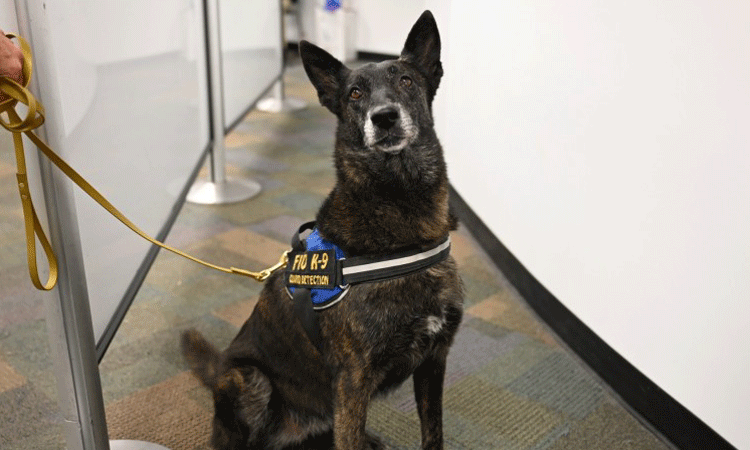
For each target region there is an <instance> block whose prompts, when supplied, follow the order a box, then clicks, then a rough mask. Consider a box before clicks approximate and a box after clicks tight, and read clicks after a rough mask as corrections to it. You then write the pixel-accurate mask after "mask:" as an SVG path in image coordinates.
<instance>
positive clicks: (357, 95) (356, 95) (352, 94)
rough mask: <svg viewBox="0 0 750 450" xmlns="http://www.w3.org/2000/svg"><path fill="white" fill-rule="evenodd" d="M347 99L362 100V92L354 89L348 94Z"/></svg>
mask: <svg viewBox="0 0 750 450" xmlns="http://www.w3.org/2000/svg"><path fill="white" fill-rule="evenodd" d="M349 97H351V98H352V100H359V99H360V98H362V91H360V90H359V89H357V88H354V89H352V91H351V92H349Z"/></svg>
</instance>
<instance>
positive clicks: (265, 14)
mask: <svg viewBox="0 0 750 450" xmlns="http://www.w3.org/2000/svg"><path fill="white" fill-rule="evenodd" d="M219 27H220V40H221V57H222V84H223V92H224V127H225V128H226V129H229V128H231V126H232V125H233V124H235V123H236V122H237V121H239V120H241V119H242V117H243V116H244V115H245V114H246V113H247V111H248V110H249V108H251V107H252V106H253V105H254V104H255V102H256V101H257V100H258V99H259V98H260V97H261V96H262V95H263V94H264V93H265V92H266V91H267V90H268V88H270V87H271V85H272V84H273V83H274V81H276V80H277V79H279V77H280V76H281V72H282V69H283V68H282V54H281V2H280V1H279V0H263V1H255V0H251V1H248V0H219Z"/></svg>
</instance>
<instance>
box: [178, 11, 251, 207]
mask: <svg viewBox="0 0 750 450" xmlns="http://www.w3.org/2000/svg"><path fill="white" fill-rule="evenodd" d="M206 3H207V4H206V24H207V26H206V33H207V34H208V49H207V50H208V62H209V64H208V66H209V67H208V72H209V77H208V78H209V80H208V81H209V89H210V90H211V105H210V106H211V108H210V110H211V134H212V135H213V147H212V148H211V154H210V155H209V156H210V159H209V161H210V168H211V170H210V172H211V173H210V180H198V181H196V182H195V184H193V187H191V188H190V192H188V195H187V201H189V202H191V203H199V204H204V205H217V204H224V203H234V202H240V201H243V200H247V199H249V198H251V197H254V196H256V195H257V194H259V193H260V191H261V187H260V184H258V183H257V182H256V181H253V180H239V179H235V178H228V177H227V175H226V146H225V145H224V94H223V92H222V66H221V41H220V36H219V26H220V24H219V3H218V0H207V2H206Z"/></svg>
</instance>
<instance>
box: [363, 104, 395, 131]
mask: <svg viewBox="0 0 750 450" xmlns="http://www.w3.org/2000/svg"><path fill="white" fill-rule="evenodd" d="M398 117H399V115H398V109H396V108H394V107H393V106H386V107H385V108H382V109H380V110H378V112H376V113H374V114H373V115H372V116H371V117H370V120H372V123H373V124H375V126H377V127H378V128H382V129H384V130H389V129H391V128H392V127H393V125H395V124H396V122H398Z"/></svg>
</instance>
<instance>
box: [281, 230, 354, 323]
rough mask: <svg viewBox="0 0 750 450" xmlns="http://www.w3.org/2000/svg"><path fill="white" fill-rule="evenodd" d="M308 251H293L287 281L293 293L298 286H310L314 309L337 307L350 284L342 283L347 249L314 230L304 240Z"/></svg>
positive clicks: (286, 275) (290, 292)
mask: <svg viewBox="0 0 750 450" xmlns="http://www.w3.org/2000/svg"><path fill="white" fill-rule="evenodd" d="M304 243H305V248H306V249H307V250H306V251H304V252H295V251H292V252H290V253H289V264H288V266H287V271H286V273H285V281H286V285H287V290H288V291H289V294H290V296H293V295H294V290H295V289H296V287H303V288H307V289H310V301H312V304H313V309H316V310H320V309H325V308H328V307H329V306H333V305H334V304H335V303H337V302H338V301H339V300H341V299H342V298H343V296H344V295H345V294H346V292H347V291H348V290H349V286H348V285H347V286H340V285H339V284H338V282H340V281H341V280H340V279H339V278H340V277H339V276H338V273H339V270H338V265H339V264H338V262H339V261H341V260H344V259H346V255H345V254H344V251H343V250H341V249H340V248H339V247H338V246H337V245H336V244H334V243H332V242H329V241H327V240H325V239H323V237H322V236H321V235H320V233H318V229H317V228H315V229H313V231H312V233H310V235H309V236H307V238H306V239H305V241H304Z"/></svg>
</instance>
